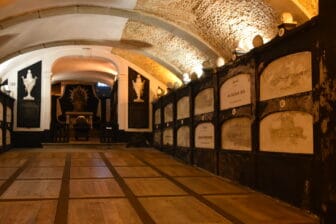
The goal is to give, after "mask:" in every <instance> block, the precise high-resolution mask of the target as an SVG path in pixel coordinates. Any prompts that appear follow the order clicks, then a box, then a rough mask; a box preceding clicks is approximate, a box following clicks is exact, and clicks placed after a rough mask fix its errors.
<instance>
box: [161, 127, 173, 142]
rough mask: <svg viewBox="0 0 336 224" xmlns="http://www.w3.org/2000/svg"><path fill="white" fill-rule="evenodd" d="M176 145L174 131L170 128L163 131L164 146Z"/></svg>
mask: <svg viewBox="0 0 336 224" xmlns="http://www.w3.org/2000/svg"><path fill="white" fill-rule="evenodd" d="M173 144H174V137H173V129H172V128H168V129H166V130H164V131H163V145H169V146H171V145H173Z"/></svg>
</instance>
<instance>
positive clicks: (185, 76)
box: [182, 73, 191, 85]
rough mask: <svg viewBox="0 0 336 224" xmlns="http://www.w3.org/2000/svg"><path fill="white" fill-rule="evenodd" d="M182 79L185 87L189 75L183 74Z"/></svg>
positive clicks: (188, 80)
mask: <svg viewBox="0 0 336 224" xmlns="http://www.w3.org/2000/svg"><path fill="white" fill-rule="evenodd" d="M182 79H183V83H184V84H185V85H186V84H188V83H189V82H190V81H191V79H190V75H189V73H184V74H183V75H182Z"/></svg>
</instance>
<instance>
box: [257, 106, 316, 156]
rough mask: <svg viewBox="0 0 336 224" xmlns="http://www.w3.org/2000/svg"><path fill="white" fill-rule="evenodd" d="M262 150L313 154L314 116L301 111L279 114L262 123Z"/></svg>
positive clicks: (268, 117) (270, 116) (265, 119)
mask: <svg viewBox="0 0 336 224" xmlns="http://www.w3.org/2000/svg"><path fill="white" fill-rule="evenodd" d="M260 150H261V151H270V152H288V153H308V154H312V153H313V151H314V150H313V116H312V115H311V114H309V113H305V112H299V111H289V112H279V113H275V114H271V115H269V116H267V117H266V118H264V119H263V120H262V121H261V123H260Z"/></svg>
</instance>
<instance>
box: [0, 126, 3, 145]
mask: <svg viewBox="0 0 336 224" xmlns="http://www.w3.org/2000/svg"><path fill="white" fill-rule="evenodd" d="M0 146H3V139H2V129H0Z"/></svg>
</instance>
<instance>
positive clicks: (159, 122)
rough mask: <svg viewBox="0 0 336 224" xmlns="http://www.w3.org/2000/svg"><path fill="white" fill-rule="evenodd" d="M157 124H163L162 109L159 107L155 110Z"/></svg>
mask: <svg viewBox="0 0 336 224" xmlns="http://www.w3.org/2000/svg"><path fill="white" fill-rule="evenodd" d="M154 116H155V118H154V119H155V121H154V122H155V124H161V110H160V109H157V110H156V111H155V115H154Z"/></svg>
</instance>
